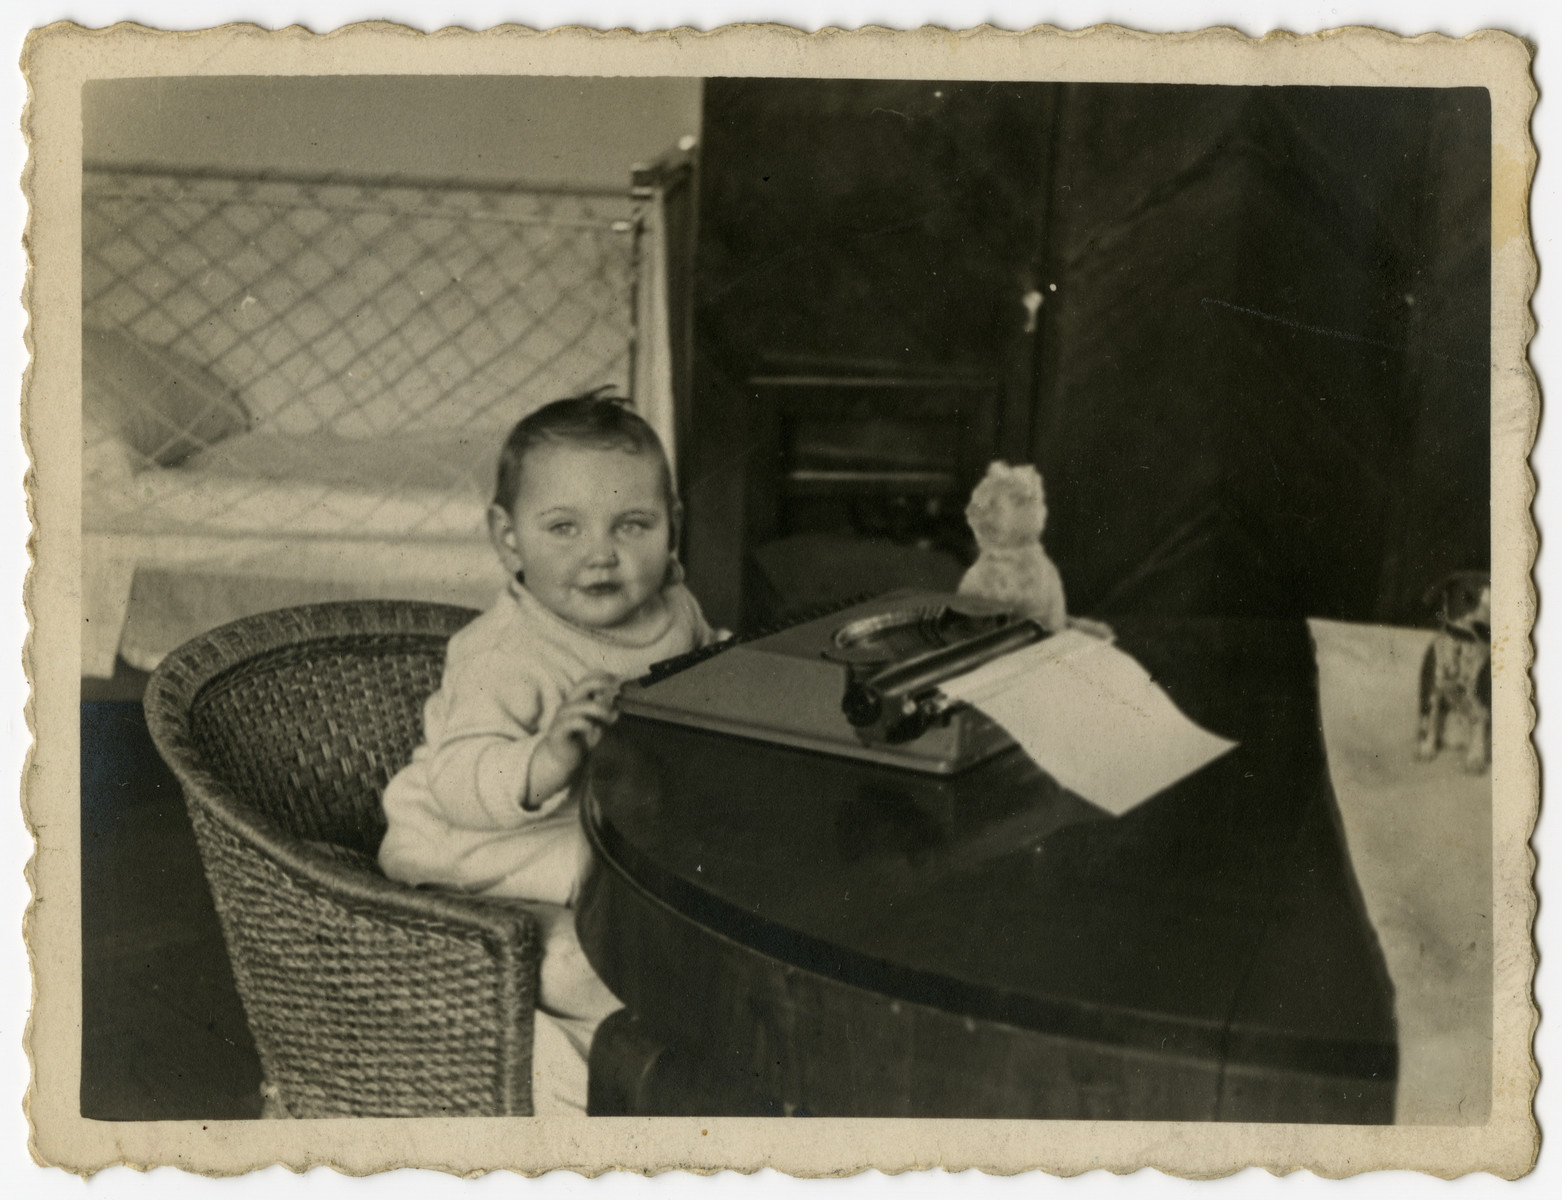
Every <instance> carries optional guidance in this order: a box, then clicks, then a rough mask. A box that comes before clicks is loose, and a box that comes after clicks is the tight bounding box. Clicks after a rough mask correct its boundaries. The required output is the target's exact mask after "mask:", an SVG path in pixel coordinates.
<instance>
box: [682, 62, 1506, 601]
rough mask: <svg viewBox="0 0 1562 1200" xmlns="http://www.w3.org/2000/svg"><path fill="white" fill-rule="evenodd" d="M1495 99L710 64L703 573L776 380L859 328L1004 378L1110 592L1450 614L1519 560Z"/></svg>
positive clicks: (750, 480)
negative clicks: (1496, 560) (1494, 293)
mask: <svg viewBox="0 0 1562 1200" xmlns="http://www.w3.org/2000/svg"><path fill="white" fill-rule="evenodd" d="M1489 123H1490V116H1489V106H1488V101H1487V97H1486V94H1485V93H1484V92H1483V91H1477V90H1469V89H1448V90H1432V89H1422V90H1406V89H1363V88H1353V89H1344V88H1221V87H1180V86H1162V85H1144V86H1138V85H1093V84H1078V85H1050V84H1023V85H1022V84H985V83H984V84H971V83H959V84H947V83H932V82H904V81H891V82H852V81H847V82H839V83H834V82H823V81H817V80H713V81H710V82H709V83H708V84H707V89H706V112H705V117H704V128H705V143H704V153H703V161H702V176H703V177H702V186H701V193H700V195H701V201H700V219H701V229H700V236H699V251H698V258H697V263H696V275H695V286H694V293H695V294H694V312H695V331H696V336H695V356H694V357H695V365H694V382H693V389H692V399H693V415H694V439H693V442H694V444H693V445H692V446H691V447H690V471H689V476H688V480H687V483H688V489H687V490H688V496H687V499H688V502H689V507H690V527H689V531H690V545H689V548H688V549H689V558H690V566H691V578H692V579H693V581H694V582H695V584H696V586H697V587H702V586H704V587H709V588H713V589H715V591H716V593H717V600H716V607H717V608H718V609H720V608H722V607H723V603H724V601H723V599H722V597H723V596H724V595H725V593H727V592H732V591H733V589H735V588H736V587H737V586H738V584H737V581H738V580H739V579H740V578H741V574H742V572H741V565H742V560H743V558H744V555H745V554H746V552H747V551H749V550H752V548H753V547H752V546H751V545H749V544H748V543H747V542H746V541H745V537H746V534H745V532H744V530H745V524H744V518H743V515H742V514H743V512H744V511H745V504H746V503H747V504H751V502H752V500H753V491H754V488H755V487H756V486H759V487H770V486H772V484H770V483H769V482H766V481H767V480H768V478H769V475H768V473H767V470H766V469H765V464H764V463H763V462H760V461H759V458H762V456H763V454H764V453H765V452H766V451H765V450H764V448H763V446H762V445H761V444H760V442H759V441H756V439H755V435H754V433H753V431H754V430H756V429H759V428H761V427H763V425H764V418H765V414H764V413H762V412H760V411H759V407H760V406H762V405H763V403H764V400H763V397H762V396H760V395H759V394H758V393H757V392H756V391H755V389H753V388H751V387H749V386H747V382H748V380H749V379H750V378H751V377H752V376H753V375H754V373H755V372H756V371H759V370H762V369H773V368H774V367H775V366H776V364H782V365H786V364H794V365H795V364H797V363H804V364H806V363H808V362H810V361H815V360H819V361H823V360H836V361H840V360H855V361H857V362H859V363H860V364H863V365H864V367H863V369H866V370H874V369H877V370H882V371H884V372H894V371H906V370H936V369H959V370H985V371H987V372H989V373H990V374H991V375H992V377H993V378H995V379H998V380H1001V381H1002V383H1003V388H1004V401H1003V404H1002V409H1003V411H1002V413H1001V419H999V420H997V421H996V422H994V423H993V424H992V429H993V431H994V432H993V433H992V435H991V446H990V453H991V454H992V456H994V457H996V456H1000V455H1002V456H1005V457H1009V458H1011V459H1014V458H1029V459H1031V460H1032V461H1035V462H1036V463H1037V464H1038V466H1040V468H1041V470H1042V473H1043V475H1044V477H1045V478H1046V480H1047V485H1048V495H1049V504H1050V508H1051V523H1050V525H1049V528H1048V532H1047V535H1046V543H1047V546H1048V549H1049V552H1050V553H1051V554H1052V556H1053V557H1054V558H1055V559H1056V560H1057V562H1058V564H1059V567H1060V568H1061V570H1062V572H1063V575H1064V578H1065V580H1066V581H1067V583H1068V586H1069V591H1070V596H1071V601H1072V602H1073V605H1074V607H1076V608H1078V609H1081V610H1091V609H1094V610H1097V611H1105V612H1111V611H1118V612H1126V611H1157V612H1191V613H1218V614H1231V615H1235V614H1254V615H1258V614H1265V615H1273V614H1310V615H1326V616H1335V617H1344V618H1355V619H1392V620H1414V619H1417V618H1418V617H1419V616H1420V608H1419V598H1420V596H1421V593H1422V592H1423V591H1424V589H1425V587H1426V585H1427V583H1429V582H1430V581H1431V580H1433V579H1435V578H1436V577H1438V576H1439V575H1440V574H1442V573H1444V572H1446V571H1448V570H1451V569H1455V568H1458V567H1465V566H1484V565H1486V564H1487V562H1488V556H1489V549H1488V547H1489V490H1490V484H1489V403H1488V391H1489V381H1488V313H1489V304H1490V295H1489V291H1490V288H1489V278H1488V263H1489V226H1490V218H1489V191H1490V186H1489V162H1490V140H1489ZM1032 288H1035V289H1037V290H1039V291H1040V292H1041V294H1042V296H1043V297H1044V303H1043V305H1042V306H1041V309H1040V313H1039V317H1040V319H1039V322H1038V324H1037V325H1036V327H1035V329H1034V330H1033V331H1027V330H1026V329H1025V327H1024V317H1025V313H1024V309H1023V307H1022V306H1021V303H1020V302H1021V297H1022V296H1023V295H1024V293H1025V292H1026V291H1028V290H1030V289H1032ZM875 364H877V366H875ZM756 481H758V482H756Z"/></svg>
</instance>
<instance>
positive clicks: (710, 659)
mask: <svg viewBox="0 0 1562 1200" xmlns="http://www.w3.org/2000/svg"><path fill="white" fill-rule="evenodd" d="M1046 636H1047V634H1046V631H1045V630H1043V629H1042V628H1041V626H1039V625H1038V624H1036V623H1035V622H1034V621H1030V620H1026V619H1023V618H1017V617H1015V616H1013V615H1012V614H1010V613H1009V612H1006V611H1004V610H1003V609H1002V608H1001V607H999V606H997V605H993V604H991V603H988V602H986V601H983V600H979V599H975V598H972V597H966V596H953V595H948V594H945V593H939V592H923V591H909V590H908V591H900V592H892V593H890V594H888V595H885V596H880V597H877V598H875V599H872V600H867V601H863V602H860V603H855V604H851V605H849V606H847V607H845V608H842V609H837V610H836V611H834V612H831V613H827V614H824V615H822V616H818V617H815V618H813V619H811V620H805V621H802V622H801V623H799V624H795V625H793V626H791V627H789V628H786V629H782V630H779V631H776V632H771V633H766V634H761V635H757V636H754V637H748V638H733V639H729V640H727V641H724V642H718V643H716V644H715V645H713V646H708V647H705V648H704V649H702V650H696V651H694V652H692V653H690V654H686V655H683V656H681V657H679V658H674V659H669V660H668V661H666V662H663V663H658V664H657V665H656V666H654V667H652V668H651V671H650V673H649V674H648V675H646V676H645V677H644V678H643V679H641V680H638V681H636V682H634V683H631V684H628V685H626V686H625V688H624V690H623V692H622V694H621V697H620V706H621V708H622V710H623V711H624V712H627V713H631V714H633V715H635V716H638V717H644V718H647V719H650V720H654V721H665V722H671V723H674V724H678V725H693V726H697V727H699V728H702V729H710V730H715V731H716V732H719V733H727V734H735V735H737V736H739V737H747V738H757V739H759V740H761V741H767V742H778V743H781V744H783V745H788V746H796V747H800V748H803V749H806V750H816V751H821V752H823V753H827V754H838V755H845V756H848V757H851V758H858V759H866V760H868V761H871V762H876V763H882V764H886V765H890V766H897V767H906V768H910V769H912V770H916V771H924V772H930V773H934V774H942V775H947V774H953V773H954V772H957V771H962V770H964V769H966V768H967V767H971V766H974V765H975V764H977V763H979V762H982V761H984V760H985V759H988V758H991V757H992V756H993V755H995V754H997V753H999V752H1001V751H1003V750H1007V749H1009V748H1010V747H1011V746H1013V744H1014V743H1013V741H1012V740H1011V739H1010V737H1009V735H1008V734H1006V733H1005V732H1004V731H1003V730H1002V729H1001V728H1000V727H999V726H998V725H996V724H994V723H993V722H992V721H991V720H989V719H988V718H987V717H986V716H984V715H983V714H982V713H980V712H978V711H977V710H976V709H974V708H971V707H969V706H968V705H964V704H959V703H951V702H950V701H949V700H948V699H947V698H946V697H945V696H944V695H943V693H942V692H941V691H940V690H939V685H940V684H941V683H942V682H944V681H945V680H948V679H951V678H953V677H954V676H956V675H962V674H964V673H966V672H967V671H972V670H975V669H976V668H977V667H979V666H981V665H982V664H983V663H986V662H990V661H992V660H993V659H995V658H997V657H998V656H1000V655H1003V654H1009V653H1011V652H1013V651H1015V650H1018V649H1019V648H1021V647H1022V646H1028V645H1030V644H1032V643H1034V642H1037V641H1040V640H1041V639H1042V638H1044V637H1046Z"/></svg>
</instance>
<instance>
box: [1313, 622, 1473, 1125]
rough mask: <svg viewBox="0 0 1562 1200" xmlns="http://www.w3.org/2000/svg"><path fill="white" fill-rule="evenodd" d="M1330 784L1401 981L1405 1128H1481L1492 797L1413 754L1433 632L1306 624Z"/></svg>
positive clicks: (1449, 765)
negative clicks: (1423, 673) (1312, 650)
mask: <svg viewBox="0 0 1562 1200" xmlns="http://www.w3.org/2000/svg"><path fill="white" fill-rule="evenodd" d="M1309 625H1310V627H1311V630H1312V635H1313V644H1314V647H1315V653H1316V656H1317V663H1318V692H1319V707H1320V709H1321V712H1322V717H1323V733H1324V742H1325V745H1326V748H1327V752H1328V759H1329V774H1330V776H1331V778H1332V780H1333V783H1334V793H1335V796H1336V798H1337V800H1338V802H1339V811H1340V817H1341V820H1342V823H1343V825H1344V829H1345V837H1346V842H1347V844H1348V848H1349V852H1350V859H1351V864H1352V866H1353V867H1354V869H1355V874H1356V881H1357V884H1358V885H1359V887H1360V888H1361V895H1362V899H1363V901H1364V903H1365V906H1366V910H1367V916H1368V919H1369V920H1370V921H1371V922H1372V926H1373V928H1374V929H1375V930H1376V931H1377V935H1378V943H1379V945H1380V946H1381V947H1382V950H1383V957H1384V959H1385V961H1386V963H1387V966H1388V972H1389V977H1390V978H1391V979H1392V980H1393V984H1394V1013H1395V1018H1396V1022H1397V1025H1398V1034H1399V1088H1398V1098H1397V1102H1396V1114H1395V1119H1396V1120H1397V1121H1398V1122H1399V1123H1401V1124H1434V1125H1459V1124H1470V1123H1474V1124H1479V1123H1480V1122H1482V1121H1484V1120H1486V1118H1487V1116H1488V1114H1489V1112H1490V1106H1491V1091H1490V1088H1491V1069H1492V1050H1491V1033H1492V1007H1491V1003H1492V986H1493V983H1492V927H1491V905H1492V836H1491V830H1492V788H1491V775H1490V774H1489V773H1488V774H1484V775H1470V774H1467V773H1466V772H1465V771H1464V770H1463V769H1462V759H1463V756H1462V755H1460V754H1458V753H1455V752H1444V753H1443V754H1441V755H1439V756H1438V757H1437V758H1435V759H1433V760H1431V761H1430V762H1422V761H1420V760H1419V759H1417V757H1416V726H1417V721H1418V719H1419V695H1420V672H1421V659H1422V656H1423V655H1424V654H1425V653H1426V648H1427V646H1428V645H1429V644H1430V642H1431V637H1432V635H1431V633H1430V632H1429V631H1427V630H1416V629H1399V628H1392V627H1388V626H1379V625H1354V624H1347V623H1344V622H1339V621H1322V620H1314V621H1311V622H1309Z"/></svg>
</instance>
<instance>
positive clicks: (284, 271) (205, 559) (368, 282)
mask: <svg viewBox="0 0 1562 1200" xmlns="http://www.w3.org/2000/svg"><path fill="white" fill-rule="evenodd" d="M660 212H661V207H660V195H659V193H658V190H657V188H656V187H654V186H638V187H635V188H633V189H631V188H630V187H628V186H626V188H625V189H624V191H622V192H602V191H584V190H557V189H538V188H529V187H526V186H524V185H507V186H489V185H483V186H475V185H471V184H452V183H447V182H437V181H436V182H428V181H407V180H394V181H377V180H363V179H300V178H278V177H274V176H267V177H238V176H218V175H201V174H188V173H184V174H174V173H168V172H151V171H122V170H114V171H110V170H95V169H89V170H87V171H86V172H85V174H84V184H83V205H82V248H83V259H82V261H83V271H82V297H83V299H82V329H83V333H82V414H83V422H82V430H83V443H82V468H83V481H82V482H83V513H82V532H83V548H82V558H83V564H84V567H83V606H82V607H83V613H82V671H83V674H84V675H88V676H107V675H109V674H111V673H112V672H113V670H114V668H115V660H116V658H123V659H124V660H125V661H127V662H128V663H130V664H131V665H132V666H134V667H137V668H140V669H142V670H150V669H151V668H153V667H154V666H156V664H157V662H158V661H160V660H161V658H162V656H163V655H164V654H166V653H167V652H168V651H169V650H170V649H172V648H173V647H174V646H176V645H178V644H179V643H180V642H182V641H184V640H186V639H187V638H189V637H191V636H194V635H195V634H197V633H199V632H201V631H202V630H204V629H207V628H210V627H211V626H212V625H215V624H220V623H221V622H223V621H226V620H231V619H233V618H236V617H239V616H244V615H248V614H249V613H253V612H257V611H263V610H265V609H267V608H271V607H277V606H279V605H287V604H295V603H305V602H310V601H315V600H326V599H353V598H368V597H399V598H406V599H417V600H436V601H446V602H450V603H457V604H466V605H469V606H474V607H484V606H486V605H487V604H488V603H489V602H490V601H491V599H492V596H493V593H494V591H495V589H496V588H497V587H498V586H500V584H501V583H502V579H501V577H500V573H499V568H498V565H497V563H496V562H495V561H494V556H493V554H492V552H491V551H490V550H489V549H488V546H487V539H486V535H485V532H484V516H483V514H484V509H485V507H486V505H487V502H488V500H489V497H490V495H491V492H492V486H493V466H494V462H495V459H496V456H497V452H498V447H499V444H500V442H501V440H502V439H503V436H504V434H505V432H506V431H507V430H508V428H509V427H510V425H511V424H513V423H514V421H515V420H517V419H518V418H519V417H521V416H523V415H524V414H525V413H526V412H527V411H529V409H530V408H531V407H534V406H535V405H537V404H539V403H543V402H545V401H547V400H550V399H553V398H556V397H558V396H563V395H569V394H573V393H577V392H580V391H583V390H586V389H589V388H595V387H600V386H603V385H612V386H614V387H616V388H617V389H619V390H621V391H625V392H629V393H631V394H633V395H634V396H635V397H636V399H637V402H638V404H639V406H640V410H641V412H642V413H643V414H644V415H645V416H646V417H647V419H648V420H650V421H651V423H652V425H653V426H655V427H656V428H657V430H658V432H659V433H661V435H662V436H663V438H664V440H665V441H666V442H667V444H668V446H669V448H670V449H671V448H672V444H673V443H672V435H673V413H672V394H671V392H672V389H671V384H670V380H671V373H670V365H669V349H668V345H667V336H666V329H667V319H666V308H665V305H666V300H665V282H664V281H665V253H664V252H663V244H664V238H663V235H662V229H661V222H660V220H659V214H660Z"/></svg>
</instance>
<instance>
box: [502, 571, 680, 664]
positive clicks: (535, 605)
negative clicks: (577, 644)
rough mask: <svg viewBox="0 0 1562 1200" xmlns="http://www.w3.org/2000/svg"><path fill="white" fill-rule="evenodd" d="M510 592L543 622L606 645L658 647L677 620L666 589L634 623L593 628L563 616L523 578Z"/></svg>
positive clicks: (513, 597)
mask: <svg viewBox="0 0 1562 1200" xmlns="http://www.w3.org/2000/svg"><path fill="white" fill-rule="evenodd" d="M509 593H510V598H511V599H512V600H514V601H515V603H516V604H517V605H518V606H520V607H521V608H524V609H525V610H526V611H527V612H528V613H531V614H533V615H535V616H536V618H537V619H538V620H540V621H543V622H546V623H548V624H551V625H554V626H556V627H557V628H559V629H562V630H568V631H569V632H570V633H573V634H574V635H576V636H577V637H586V638H590V639H592V640H593V641H597V642H601V643H603V644H604V645H607V646H617V647H619V648H620V649H624V650H641V649H644V648H645V647H647V646H654V645H655V644H656V643H657V642H659V641H660V640H661V639H662V638H664V637H666V636H667V631H668V630H669V629H670V628H672V623H673V606H672V605H671V604H669V603H668V600H667V589H665V588H664V589H662V591H660V592H658V593H657V597H656V600H657V603H656V607H654V608H653V609H651V610H649V611H648V612H647V613H646V614H645V615H644V616H643V617H641V618H639V619H637V620H636V621H635V622H634V624H633V625H630V626H627V627H618V628H613V629H593V628H591V627H590V626H587V625H577V624H575V622H574V621H570V620H567V619H566V618H564V617H561V616H559V614H558V613H556V612H554V611H553V610H552V609H551V608H548V607H547V606H546V605H545V604H543V603H542V601H541V600H539V599H537V597H536V596H534V595H533V594H532V593H531V591H530V590H529V589H528V588H527V587H526V585H525V584H524V583H521V582H520V581H519V580H516V579H512V580H511V581H510V584H509Z"/></svg>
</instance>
